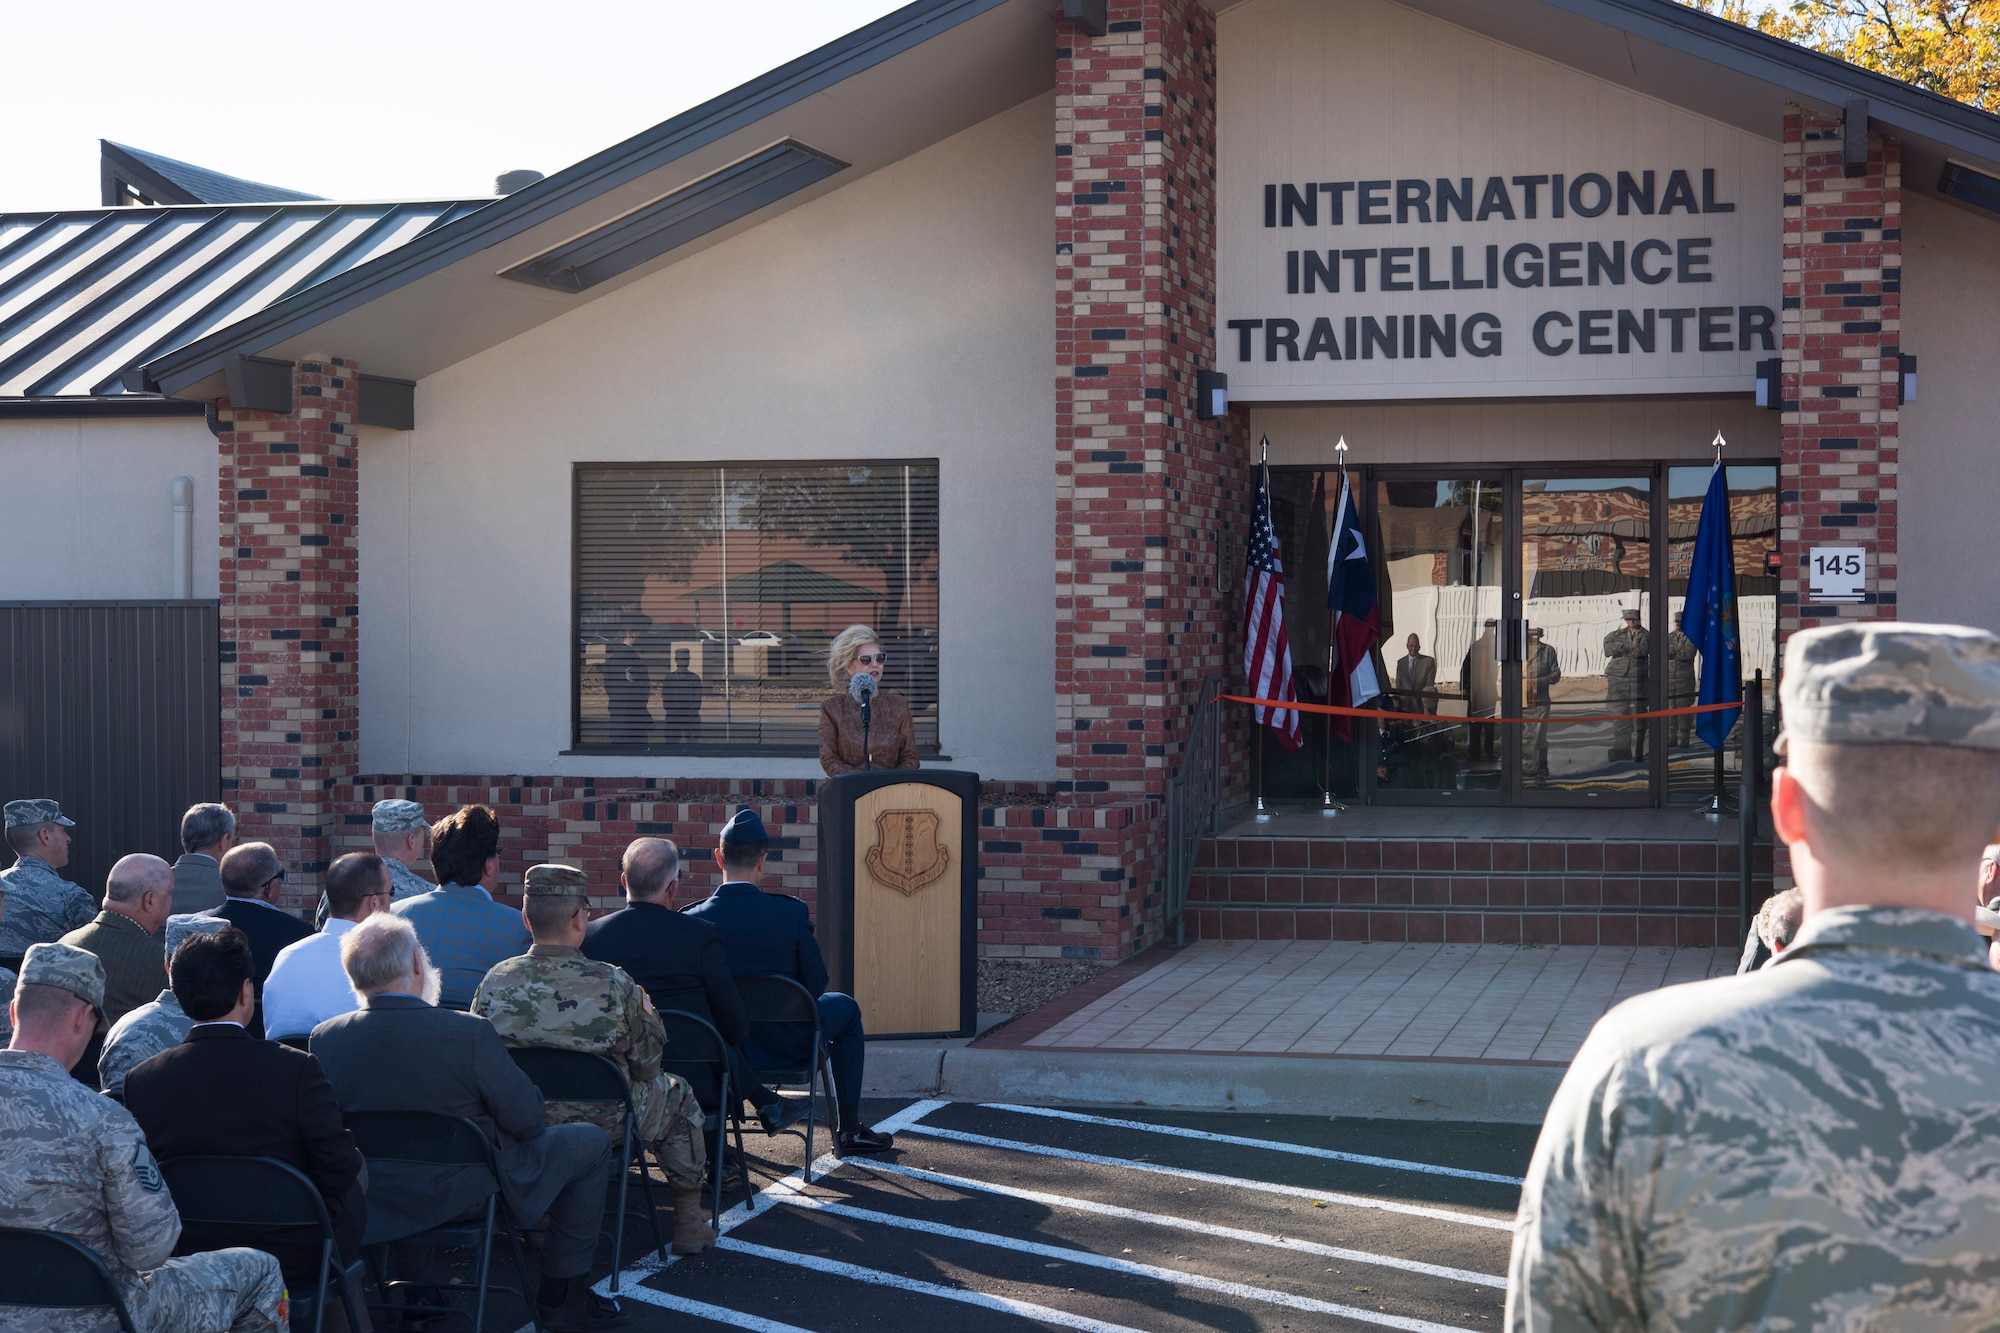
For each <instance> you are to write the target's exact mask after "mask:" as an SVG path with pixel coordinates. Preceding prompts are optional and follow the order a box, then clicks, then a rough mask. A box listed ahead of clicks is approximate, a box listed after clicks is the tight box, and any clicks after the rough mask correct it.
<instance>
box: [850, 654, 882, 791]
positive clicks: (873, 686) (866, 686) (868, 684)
mask: <svg viewBox="0 0 2000 1333" xmlns="http://www.w3.org/2000/svg"><path fill="white" fill-rule="evenodd" d="M880 688H881V686H880V685H879V684H877V683H876V680H875V677H873V676H871V675H869V674H868V673H867V672H866V671H857V672H855V673H854V674H853V675H851V676H849V677H848V678H847V692H848V694H850V695H852V696H853V697H854V700H855V702H857V703H859V704H860V705H861V767H862V768H863V769H864V770H865V769H868V768H870V767H873V765H871V764H870V763H869V762H868V726H869V723H870V721H871V719H870V717H869V714H870V713H871V712H872V711H873V710H872V709H871V708H870V707H869V704H870V703H871V702H872V701H873V700H874V698H875V691H876V690H878V689H880Z"/></svg>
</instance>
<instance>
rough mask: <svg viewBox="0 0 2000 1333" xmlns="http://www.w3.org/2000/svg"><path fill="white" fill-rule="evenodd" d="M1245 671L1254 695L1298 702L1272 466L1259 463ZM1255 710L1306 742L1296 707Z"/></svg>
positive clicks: (1287, 739)
mask: <svg viewBox="0 0 2000 1333" xmlns="http://www.w3.org/2000/svg"><path fill="white" fill-rule="evenodd" d="M1243 676H1244V678H1245V679H1246V680H1248V681H1249V683H1250V693H1251V695H1252V696H1253V697H1255V698H1258V699H1283V700H1286V701H1287V702H1296V701H1297V699H1298V697H1299V696H1298V692H1297V691H1296V690H1294V689H1293V688H1292V647H1291V644H1290V642H1289V641H1288V640H1287V639H1286V638H1285V567H1284V565H1283V563H1282V562H1281V561H1280V560H1279V558H1278V530H1277V529H1276V528H1274V527H1272V526H1271V469H1270V468H1268V467H1264V466H1261V465H1260V466H1259V467H1258V469H1257V512H1256V514H1255V515H1253V516H1252V518H1251V520H1250V548H1249V553H1248V558H1247V559H1246V560H1245V562H1244V566H1243ZM1256 712H1257V721H1258V722H1259V723H1260V724H1261V725H1264V726H1268V727H1270V728H1271V730H1273V731H1275V732H1277V733H1278V740H1279V741H1280V742H1282V743H1283V744H1284V747H1285V748H1286V749H1287V750H1296V749H1298V748H1299V746H1300V745H1302V744H1304V743H1305V737H1303V736H1301V735H1300V734H1299V715H1298V714H1297V713H1296V712H1294V711H1292V710H1291V709H1288V708H1265V707H1264V706H1263V705H1261V704H1259V705H1257V706H1256Z"/></svg>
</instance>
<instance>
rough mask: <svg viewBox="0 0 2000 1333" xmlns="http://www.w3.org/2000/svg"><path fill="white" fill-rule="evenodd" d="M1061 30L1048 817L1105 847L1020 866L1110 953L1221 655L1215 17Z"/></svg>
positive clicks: (1138, 18) (1228, 483)
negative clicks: (1200, 411) (1207, 378)
mask: <svg viewBox="0 0 2000 1333" xmlns="http://www.w3.org/2000/svg"><path fill="white" fill-rule="evenodd" d="M1056 26H1057V43H1058V50H1057V53H1056V57H1057V58H1056V145H1055V151H1056V188H1057V198H1056V386H1055V387H1056V645H1055V647H1056V725H1057V729H1058V730H1057V736H1056V766H1057V779H1058V781H1057V792H1058V799H1059V801H1060V802H1061V803H1062V804H1063V806H1065V807H1067V808H1066V809H1064V810H1061V811H1058V812H1056V813H1055V814H1054V816H1053V817H1052V818H1049V819H1048V820H1047V824H1048V825H1049V826H1051V827H1052V829H1054V826H1061V828H1060V830H1059V831H1063V832H1068V834H1069V837H1068V839H1067V842H1068V843H1069V844H1070V845H1076V844H1078V843H1083V844H1084V845H1087V846H1088V847H1089V849H1090V851H1091V852H1093V853H1096V854H1097V855H1098V857H1101V858H1102V859H1101V860H1099V861H1097V863H1096V864H1093V859H1094V858H1091V857H1083V858H1081V859H1080V860H1079V858H1074V857H1072V858H1067V859H1064V858H1062V857H1060V856H1058V855H1057V853H1058V852H1059V851H1060V848H1061V843H1060V842H1051V843H1050V844H1049V847H1048V849H1047V850H1048V855H1049V857H1050V858H1053V859H1051V860H1049V861H1048V863H1047V864H1046V866H1043V867H1042V868H1041V873H1040V874H1038V873H1037V866H1036V864H1035V862H1036V855H1035V853H1034V852H1033V850H1032V849H1029V848H1026V847H1023V848H1021V849H1020V850H1021V852H1022V854H1023V855H1025V856H1027V858H1028V861H1029V864H1028V865H1027V866H1026V867H1024V878H1027V879H1029V880H1033V879H1037V878H1043V879H1044V882H1047V883H1048V884H1049V887H1050V889H1051V890H1057V889H1062V890H1069V891H1071V892H1070V893H1069V894H1064V895H1062V896H1060V898H1059V901H1055V902H1054V905H1045V906H1044V909H1043V910H1044V912H1045V913H1050V914H1054V915H1049V916H1047V917H1046V920H1047V921H1048V923H1049V924H1050V925H1051V926H1053V927H1055V928H1058V929H1061V930H1063V931H1065V932H1066V933H1065V934H1063V935H1061V936H1060V937H1059V938H1060V939H1061V940H1065V941H1078V940H1082V939H1083V938H1084V937H1085V936H1089V937H1090V943H1089V944H1088V945H1077V944H1072V945H1071V947H1072V948H1076V947H1088V948H1093V949H1098V950H1101V952H1102V953H1103V954H1104V956H1116V955H1117V954H1120V953H1123V952H1126V951H1129V949H1130V948H1131V947H1133V945H1134V944H1135V943H1136V942H1138V941H1140V940H1141V939H1143V938H1145V937H1148V936H1153V935H1157V928H1158V919H1157V918H1158V909H1159V906H1160V900H1159V895H1158V894H1157V892H1156V890H1157V889H1158V887H1159V883H1160V881H1159V874H1160V863H1159V835H1160V832H1161V828H1160V824H1161V820H1160V809H1161V807H1160V804H1159V803H1160V799H1161V795H1162V793H1163V791H1164V788H1165V783H1166V779H1167V776H1168V774H1169V773H1170V772H1171V771H1172V769H1173V766H1174V764H1175V763H1176V760H1177V758H1178V754H1179V750H1180V747H1181V744H1182V743H1183V740H1184V739H1185V733H1186V730H1187V722H1188V714H1189V711H1190V708H1191V706H1192V704H1193V702H1194V700H1195V698H1196V697H1197V695H1198V693H1199V691H1200V688H1201V682H1202V680H1203V678H1204V677H1205V676H1207V675H1209V674H1211V673H1220V672H1221V671H1222V669H1223V656H1222V654H1223V639H1224V634H1223V625H1222V622H1223V618H1224V614H1225V608H1226V605H1227V601H1226V597H1225V590H1222V589H1219V588H1218V587H1217V586H1216V583H1217V578H1216V575H1217V569H1218V562H1217V551H1216V542H1217V540H1218V536H1219V534H1220V531H1221V528H1222V526H1223V524H1222V514H1223V512H1224V510H1225V508H1226V506H1227V505H1228V504H1229V503H1230V501H1229V496H1230V495H1232V494H1233V493H1234V491H1235V490H1237V489H1240V483H1239V482H1238V480H1237V479H1236V478H1235V477H1234V475H1233V473H1232V472H1231V471H1230V470H1228V469H1226V468H1225V465H1224V457H1225V444H1226V431H1225V429H1224V427H1223V426H1222V425H1221V424H1220V423H1213V422H1202V421H1197V420H1195V419H1194V417H1193V407H1194V374H1195V371H1196V370H1197V369H1198V368H1205V367H1211V366H1213V365H1214V364H1215V329H1214V319H1215V315H1214V287H1215V25H1214V20H1213V19H1212V17H1211V16H1210V15H1209V14H1208V13H1207V11H1206V10H1204V9H1203V8H1202V7H1201V6H1200V4H1198V3H1196V0H1117V2H1114V3H1113V4H1112V5H1111V23H1110V32H1109V33H1108V34H1107V35H1106V36H1104V37H1091V36H1089V35H1087V34H1086V33H1084V32H1083V31H1082V30H1081V29H1078V28H1076V27H1074V26H1073V25H1071V24H1068V23H1064V22H1058V24H1057V25H1056ZM1116 806H1127V807H1130V808H1129V809H1125V810H1121V811H1119V812H1118V813H1116V814H1112V813H1111V812H1110V810H1109V809H1108V807H1116ZM1093 810H1095V813H1093ZM1042 822H1043V821H1042V820H1041V819H1039V818H1038V819H1037V820H1035V821H1034V823H1037V824H1039V823H1042ZM1020 823H1021V824H1024V825H1026V824H1029V821H1027V820H1025V819H1023V820H1022V821H1020ZM1084 829H1088V830H1089V833H1087V834H1083V833H1081V830H1084ZM996 851H1000V852H1001V853H1002V854H1012V853H1013V852H1014V851H1015V842H1014V841H1013V840H1009V841H1007V842H1006V845H1005V847H1004V848H996ZM1121 866H1122V869H1123V871H1124V873H1123V874H1122V875H1120V874H1119V868H1120V867H1121ZM1114 876H1116V877H1117V878H1118V880H1119V882H1118V883H1117V884H1116V885H1114V884H1113V883H1112V882H1111V880H1112V878H1113V877H1114ZM1059 880H1068V881H1072V882H1069V883H1057V882H1056V881H1059ZM1075 881H1088V884H1087V886H1086V884H1085V883H1081V882H1075ZM1086 887H1087V891H1084V892H1081V893H1077V892H1076V891H1078V890H1086ZM1034 901H1035V899H1034V897H1033V895H1029V897H1028V899H1027V903H1028V904H1032V903H1033V902H1034ZM1052 901H1053V900H1052ZM1149 921H1150V922H1151V926H1150V927H1149V926H1148V924H1147V923H1148V922H1149ZM1030 924H1034V925H1039V922H1032V923H1030ZM1033 933H1034V931H1033V930H1032V929H1030V930H1029V931H1028V932H1027V936H1029V937H1032V935H1033ZM1031 952H1033V951H1032V950H1031Z"/></svg>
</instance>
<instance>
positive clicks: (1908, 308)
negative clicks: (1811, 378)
mask: <svg viewBox="0 0 2000 1333" xmlns="http://www.w3.org/2000/svg"><path fill="white" fill-rule="evenodd" d="M1902 346H1903V349H1904V350H1905V351H1907V352H1913V353H1915V354H1916V357H1917V363H1918V375H1917V379H1918V386H1917V401H1916V402H1914V403H1909V404H1906V405H1905V406H1904V408H1903V413H1902V452H1901V456H1900V458H1899V463H1900V485H1899V496H1898V499H1899V500H1900V502H1901V513H1900V522H1899V523H1898V554H1899V555H1900V557H1901V564H1902V568H1901V570H1900V571H1899V573H1898V581H1897V588H1896V593H1897V596H1896V603H1897V607H1896V610H1897V615H1898V617H1899V618H1901V619H1904V620H1934V621H1935V620H1941V621H1949V622H1953V623H1957V624H1967V625H1981V626H1984V627H1986V628H1987V629H1992V630H2000V579H1996V578H1995V577H1994V572H1995V567H1996V563H2000V561H1996V557H1995V554H1994V550H1995V548H1994V540H1993V538H1994V532H1995V528H1996V525H1995V521H1994V516H1993V505H1994V478H1995V474H1996V463H1995V460H1996V458H2000V381H1996V380H1995V378H1994V368H1995V367H1996V366H2000V220H1995V219H1991V218H1985V217H1981V216H1980V215H1979V214H1977V213H1973V212H1970V211H1968V210H1966V209H1962V208H1959V207H1957V206H1956V205H1953V204H1947V203H1943V202H1940V201H1938V200H1936V199H1932V198H1930V197H1929V196H1928V195H1924V194H1920V193H1919V192H1918V191H1917V190H1915V189H1910V190H1907V191H1905V193H1904V195H1903V343H1902Z"/></svg>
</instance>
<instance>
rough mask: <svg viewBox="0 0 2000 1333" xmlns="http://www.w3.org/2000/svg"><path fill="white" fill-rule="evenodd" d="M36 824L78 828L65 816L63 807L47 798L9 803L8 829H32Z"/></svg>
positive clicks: (39, 797) (33, 798)
mask: <svg viewBox="0 0 2000 1333" xmlns="http://www.w3.org/2000/svg"><path fill="white" fill-rule="evenodd" d="M36 824H62V825H65V826H67V827H69V828H75V827H76V821H75V820H74V819H71V818H69V817H68V816H66V815H64V814H63V812H62V807H61V806H60V805H57V804H56V803H55V802H54V801H52V800H50V799H49V798H48V797H46V796H36V797H31V798H30V799H28V800H24V801H9V802H7V827H8V828H10V829H12V828H30V827H32V826H34V825H36Z"/></svg>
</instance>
